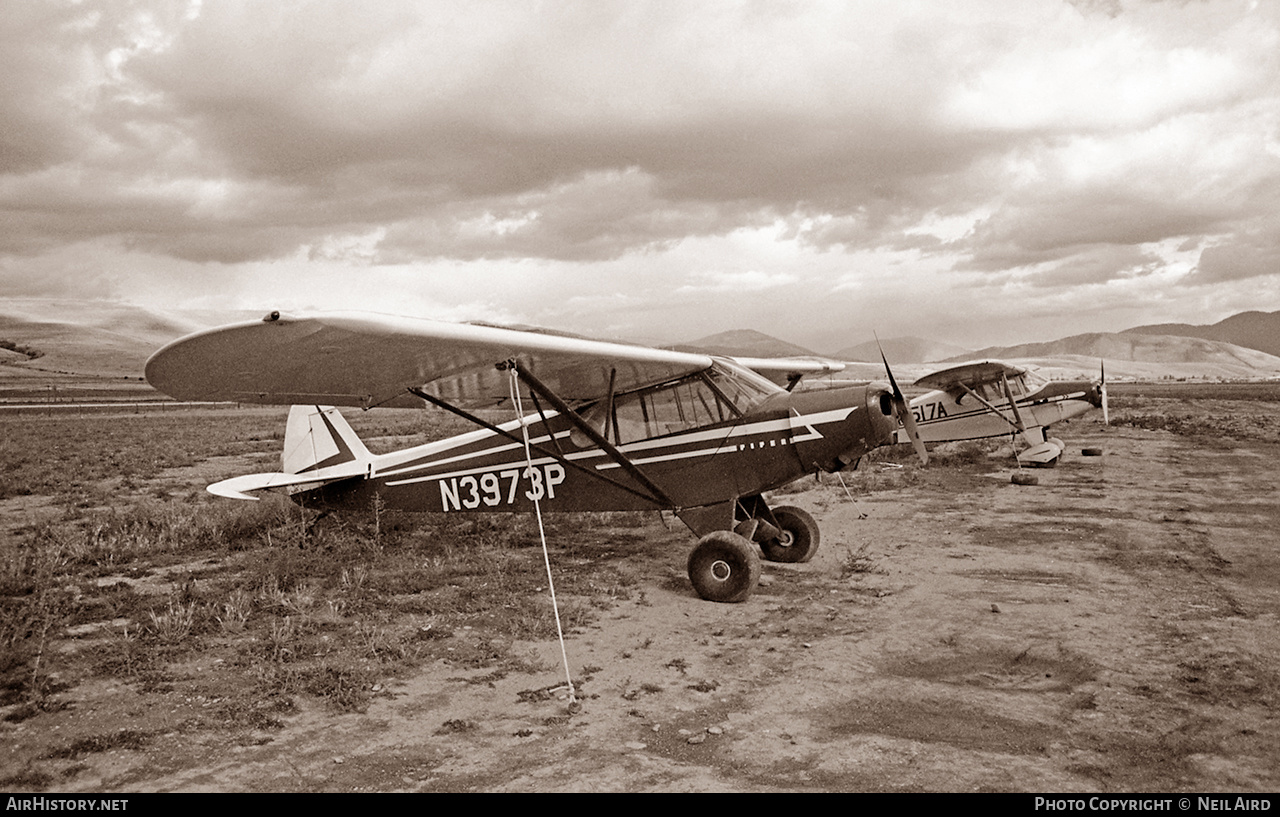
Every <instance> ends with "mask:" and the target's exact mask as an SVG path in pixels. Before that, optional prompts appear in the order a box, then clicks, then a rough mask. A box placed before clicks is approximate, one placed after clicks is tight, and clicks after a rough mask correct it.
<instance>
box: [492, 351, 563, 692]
mask: <svg viewBox="0 0 1280 817" xmlns="http://www.w3.org/2000/svg"><path fill="white" fill-rule="evenodd" d="M507 370H508V371H510V372H511V383H510V385H511V403H512V405H514V406H515V408H516V417H518V418H519V419H520V431H521V433H522V434H523V436H524V457H525V463H526V465H527V468H528V470H527V472H526V473H528V474H529V479H530V480H532V479H533V478H534V477H533V449H532V448H531V447H530V445H529V424H528V423H526V422H525V421H524V404H523V402H522V401H521V400H520V384H519V382H517V381H518V380H519V377H520V375H519V373H518V372H517V371H516V367H515V366H510V367H508V369H507ZM530 493H531V494H533V512H534V514H535V515H536V516H537V517H538V537H539V538H540V539H541V540H542V562H543V564H545V565H546V567H547V588H548V589H550V591H551V610H552V612H554V613H555V617H556V637H557V638H559V639H560V658H561V660H562V661H563V662H564V679H565V681H566V682H567V683H568V685H569V711H570V712H572V711H574V710H576V709H577V707H578V699H577V696H576V694H575V692H574V689H573V678H572V677H571V676H570V674H569V654H568V653H567V652H566V651H565V647H564V629H563V628H562V627H561V626H560V605H559V604H558V603H557V602H556V583H555V580H554V579H552V578H551V555H550V554H549V553H548V552H547V532H546V530H545V529H544V528H543V527H542V505H541V503H540V502H539V501H538V500H539V492H538V491H536V490H534V491H530Z"/></svg>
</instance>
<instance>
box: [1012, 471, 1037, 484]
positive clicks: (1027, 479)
mask: <svg viewBox="0 0 1280 817" xmlns="http://www.w3.org/2000/svg"><path fill="white" fill-rule="evenodd" d="M1009 481H1010V482H1012V483H1013V484H1014V485H1039V484H1040V477H1038V476H1036V475H1035V474H1028V473H1025V472H1023V471H1018V472H1017V473H1015V474H1014V475H1013V477H1012V478H1011V479H1010V480H1009Z"/></svg>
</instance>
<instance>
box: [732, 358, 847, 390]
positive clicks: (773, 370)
mask: <svg viewBox="0 0 1280 817" xmlns="http://www.w3.org/2000/svg"><path fill="white" fill-rule="evenodd" d="M734 360H735V361H737V363H738V364H739V365H741V366H745V367H747V368H748V369H751V370H752V371H753V372H755V373H756V374H760V375H763V376H764V377H767V378H768V379H769V380H771V381H773V382H774V383H776V384H777V385H779V386H784V387H785V386H788V385H789V384H791V383H792V382H793V381H796V380H799V379H800V378H801V377H804V376H806V375H815V376H820V375H824V374H834V373H836V372H842V371H844V368H845V366H844V364H843V363H839V362H837V361H834V360H821V359H819V358H810V357H735V358H734Z"/></svg>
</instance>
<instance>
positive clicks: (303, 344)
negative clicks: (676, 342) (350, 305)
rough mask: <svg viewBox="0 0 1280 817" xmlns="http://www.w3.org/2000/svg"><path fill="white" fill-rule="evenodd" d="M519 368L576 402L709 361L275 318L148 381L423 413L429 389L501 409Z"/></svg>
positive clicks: (440, 328)
mask: <svg viewBox="0 0 1280 817" xmlns="http://www.w3.org/2000/svg"><path fill="white" fill-rule="evenodd" d="M512 359H516V360H519V361H520V363H521V365H522V366H524V367H527V368H528V370H529V371H531V372H532V373H533V374H535V375H536V376H537V377H538V378H539V379H540V380H542V382H544V383H545V384H547V386H549V387H550V388H551V389H552V390H553V391H554V392H555V393H556V394H558V395H559V396H560V397H561V398H562V399H564V400H565V401H566V402H568V403H571V404H572V403H576V402H582V401H588V400H595V399H599V398H601V397H603V396H604V395H606V394H607V393H608V391H609V388H610V383H611V382H612V384H613V389H614V391H616V392H622V391H628V390H630V389H634V388H641V387H643V386H647V385H650V384H654V383H661V382H664V381H667V380H672V379H675V378H678V377H681V376H683V375H686V374H689V373H691V372H696V371H700V370H702V369H705V368H707V367H709V366H710V365H711V362H712V361H711V358H710V357H707V356H706V355H697V354H688V353H685V352H672V351H666V350H661V349H651V348H648V347H645V346H630V345H627V344H622V343H607V342H602V341H593V340H586V339H583V338H575V337H564V336H561V335H552V334H543V333H541V332H530V331H523V330H514V329H502V328H498V327H493V326H477V325H472V324H456V323H444V322H440V321H430V320H423V319H419V318H404V317H392V316H387V315H372V314H360V313H341V314H330V315H317V316H313V317H302V318H293V317H287V316H278V315H277V313H272V314H271V315H269V316H267V318H264V319H263V320H261V321H255V322H253V323H243V324H235V325H232V326H227V327H223V328H220V329H212V330H209V331H206V332H199V333H197V334H194V335H189V336H187V337H185V338H180V339H179V340H176V341H174V342H173V343H170V344H168V345H167V346H165V347H164V348H162V349H160V351H158V352H156V353H155V354H154V355H152V356H151V359H150V360H148V361H147V369H146V372H147V380H148V382H150V383H151V385H153V386H154V387H156V388H157V389H159V390H160V391H162V392H165V393H166V394H169V395H171V396H173V397H176V398H178V399H179V400H227V401H235V402H244V403H269V404H275V405H295V404H321V405H331V406H333V405H337V406H361V407H365V408H369V407H373V406H420V405H421V401H420V400H419V399H418V398H416V397H412V396H411V395H409V394H408V393H407V390H408V389H409V388H413V387H417V388H422V389H424V390H425V391H427V392H429V393H431V394H434V395H436V396H438V397H441V398H443V399H445V400H448V401H449V402H451V403H453V404H455V405H459V406H464V407H469V408H477V407H485V406H496V405H500V404H501V403H502V402H503V401H504V400H507V399H508V396H509V377H510V375H508V374H507V373H506V372H505V371H500V370H499V369H498V368H497V366H498V364H500V363H503V362H505V361H507V360H512Z"/></svg>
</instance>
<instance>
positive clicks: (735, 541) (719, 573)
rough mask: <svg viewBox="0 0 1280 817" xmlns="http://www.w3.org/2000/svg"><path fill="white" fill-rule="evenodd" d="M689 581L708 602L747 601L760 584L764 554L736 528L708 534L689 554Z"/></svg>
mask: <svg viewBox="0 0 1280 817" xmlns="http://www.w3.org/2000/svg"><path fill="white" fill-rule="evenodd" d="M689 581H691V582H692V583H693V589H694V590H696V591H697V592H698V595H699V596H701V597H702V598H704V599H706V600H707V601H724V602H737V601H745V600H746V598H747V596H750V595H751V591H752V590H754V589H755V586H756V585H757V584H759V583H760V557H759V556H758V555H756V549H755V546H754V545H752V544H751V542H750V541H748V540H747V539H744V538H742V537H741V536H739V535H738V534H736V533H734V532H733V531H727V530H718V531H715V532H714V533H708V534H707V535H706V536H704V537H702V538H701V539H700V540H698V545H697V547H695V548H694V549H693V552H692V553H690V554H689Z"/></svg>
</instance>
